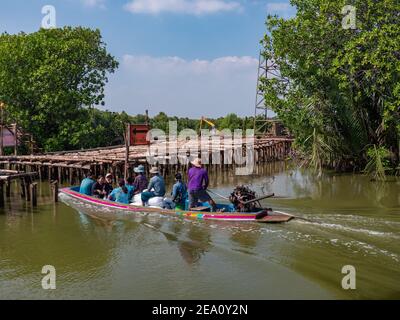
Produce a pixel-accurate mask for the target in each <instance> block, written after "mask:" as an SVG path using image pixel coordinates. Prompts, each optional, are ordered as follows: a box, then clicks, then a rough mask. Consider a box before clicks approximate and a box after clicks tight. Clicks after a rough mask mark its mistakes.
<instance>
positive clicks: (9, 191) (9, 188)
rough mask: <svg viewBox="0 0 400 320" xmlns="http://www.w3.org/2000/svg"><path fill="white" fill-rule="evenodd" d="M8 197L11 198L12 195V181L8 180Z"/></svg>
mask: <svg viewBox="0 0 400 320" xmlns="http://www.w3.org/2000/svg"><path fill="white" fill-rule="evenodd" d="M6 197H7V198H10V197H11V181H10V180H8V181H7V183H6Z"/></svg>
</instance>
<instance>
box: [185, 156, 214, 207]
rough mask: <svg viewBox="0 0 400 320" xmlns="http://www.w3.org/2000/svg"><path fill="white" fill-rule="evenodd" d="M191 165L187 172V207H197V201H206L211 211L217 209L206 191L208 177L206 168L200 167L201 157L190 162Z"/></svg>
mask: <svg viewBox="0 0 400 320" xmlns="http://www.w3.org/2000/svg"><path fill="white" fill-rule="evenodd" d="M191 164H192V167H191V168H190V169H189V172H188V190H189V208H195V207H197V204H198V201H199V200H200V201H201V202H208V203H209V204H210V206H211V207H212V210H213V211H216V210H217V204H216V203H215V201H214V200H213V199H212V198H211V197H210V195H209V194H208V192H207V188H208V184H209V179H208V173H207V170H206V169H204V168H203V167H202V164H201V159H199V158H197V159H195V160H193V161H192V162H191Z"/></svg>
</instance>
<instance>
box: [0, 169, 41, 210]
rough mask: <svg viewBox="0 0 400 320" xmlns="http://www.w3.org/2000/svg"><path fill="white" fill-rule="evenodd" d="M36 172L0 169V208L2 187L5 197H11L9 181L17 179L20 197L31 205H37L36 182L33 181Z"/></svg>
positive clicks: (2, 196) (2, 200) (2, 204)
mask: <svg viewBox="0 0 400 320" xmlns="http://www.w3.org/2000/svg"><path fill="white" fill-rule="evenodd" d="M36 176H37V172H23V171H15V170H2V169H0V208H3V207H4V203H5V201H4V200H5V199H4V189H5V194H6V197H7V198H10V197H11V183H12V182H13V181H17V182H19V183H20V184H21V197H22V198H24V199H25V200H26V201H27V202H31V203H32V206H34V207H35V206H36V205H37V183H36V182H34V180H35V178H36Z"/></svg>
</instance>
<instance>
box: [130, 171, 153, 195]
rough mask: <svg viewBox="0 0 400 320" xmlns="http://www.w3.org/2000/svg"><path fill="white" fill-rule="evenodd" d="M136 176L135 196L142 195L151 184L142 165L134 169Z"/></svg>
mask: <svg viewBox="0 0 400 320" xmlns="http://www.w3.org/2000/svg"><path fill="white" fill-rule="evenodd" d="M133 171H134V172H135V174H136V177H135V180H134V181H133V186H134V187H135V191H134V194H139V193H142V192H143V190H145V189H146V188H147V185H148V184H149V182H148V180H147V178H146V176H145V174H144V166H143V165H140V166H138V167H136V168H135V169H133Z"/></svg>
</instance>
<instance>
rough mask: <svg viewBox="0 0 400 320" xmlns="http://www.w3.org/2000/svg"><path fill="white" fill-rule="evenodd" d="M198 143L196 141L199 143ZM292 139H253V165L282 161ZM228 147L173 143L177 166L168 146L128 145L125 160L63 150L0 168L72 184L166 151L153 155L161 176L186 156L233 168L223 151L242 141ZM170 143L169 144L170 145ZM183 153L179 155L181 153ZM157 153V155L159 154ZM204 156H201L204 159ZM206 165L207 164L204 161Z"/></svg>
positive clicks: (112, 152) (3, 162)
mask: <svg viewBox="0 0 400 320" xmlns="http://www.w3.org/2000/svg"><path fill="white" fill-rule="evenodd" d="M199 141H200V140H199ZM292 141H293V140H292V139H290V138H287V137H261V138H258V139H254V159H255V163H263V162H269V161H275V160H283V159H285V158H286V157H287V156H288V154H289V153H290V150H291V144H292ZM231 142H232V143H229V145H228V146H226V145H224V144H223V139H222V142H221V143H220V144H212V143H207V144H205V146H204V148H203V146H202V145H201V144H199V147H197V145H196V144H195V142H192V141H186V140H185V141H182V140H179V141H178V142H175V145H174V147H175V146H176V147H177V149H178V150H179V156H178V157H179V160H180V161H179V163H173V164H172V163H170V158H171V156H170V154H169V153H168V150H169V147H170V143H169V142H168V141H167V142H166V141H164V142H161V141H160V142H157V141H155V142H153V143H152V144H151V146H150V147H149V146H131V147H129V156H128V157H127V149H126V147H125V146H114V147H104V148H96V149H88V150H77V151H63V152H54V153H45V154H32V155H24V156H14V155H11V156H0V168H3V169H6V170H16V171H18V172H27V173H29V172H37V175H38V176H39V178H40V179H41V180H42V179H43V178H48V179H49V180H58V181H59V182H60V183H61V182H62V181H68V182H69V183H70V184H73V183H74V182H75V181H76V179H81V178H82V177H83V175H84V172H85V171H87V170H91V171H92V172H93V173H94V174H95V175H98V174H105V173H106V172H112V173H113V174H114V175H115V177H117V178H118V177H122V176H123V174H124V169H125V163H128V171H129V172H131V170H132V169H133V167H134V166H136V165H138V164H144V165H145V167H146V168H147V169H148V168H149V164H148V163H147V161H146V159H147V155H148V154H149V150H150V149H149V148H151V150H156V149H157V150H158V151H160V150H161V151H162V150H166V153H161V154H158V155H157V156H156V160H157V162H158V164H159V166H160V168H161V170H162V172H163V173H164V174H167V173H168V172H169V171H170V170H171V169H175V170H184V169H185V168H186V166H187V164H188V159H189V156H200V155H201V154H203V159H204V157H207V154H208V156H209V157H210V158H209V159H210V160H211V158H212V156H213V155H215V154H218V153H219V154H220V157H221V159H222V163H219V164H213V163H212V162H211V161H210V164H206V166H207V167H209V168H210V169H213V168H216V169H217V168H220V169H221V168H222V169H224V168H229V167H232V166H234V164H233V163H232V161H227V160H224V155H225V154H226V152H227V150H228V151H230V152H235V151H236V152H237V150H243V149H244V148H245V146H246V143H248V142H249V141H246V139H243V141H242V140H234V139H232V141H231ZM171 144H172V143H171ZM182 151H183V152H182ZM159 153H160V152H159ZM204 154H205V156H204ZM206 162H207V161H206Z"/></svg>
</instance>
